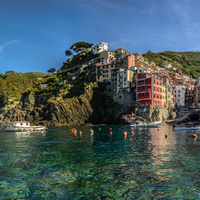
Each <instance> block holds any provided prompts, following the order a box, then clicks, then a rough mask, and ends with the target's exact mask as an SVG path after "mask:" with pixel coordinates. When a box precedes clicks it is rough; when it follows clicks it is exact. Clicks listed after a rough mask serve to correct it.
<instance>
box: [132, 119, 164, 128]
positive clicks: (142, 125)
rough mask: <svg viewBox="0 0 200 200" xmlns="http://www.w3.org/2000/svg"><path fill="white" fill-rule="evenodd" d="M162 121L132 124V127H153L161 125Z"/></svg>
mask: <svg viewBox="0 0 200 200" xmlns="http://www.w3.org/2000/svg"><path fill="white" fill-rule="evenodd" d="M161 124H162V122H161V121H158V122H153V123H149V124H130V127H131V128H148V127H149V128H151V127H157V126H159V125H161Z"/></svg>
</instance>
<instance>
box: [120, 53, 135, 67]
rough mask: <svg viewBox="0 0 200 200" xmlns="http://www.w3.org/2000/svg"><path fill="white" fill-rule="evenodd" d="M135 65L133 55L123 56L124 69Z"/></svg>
mask: <svg viewBox="0 0 200 200" xmlns="http://www.w3.org/2000/svg"><path fill="white" fill-rule="evenodd" d="M134 66H135V55H133V54H132V55H128V56H126V57H124V58H123V68H124V69H125V70H127V69H130V68H131V67H134Z"/></svg>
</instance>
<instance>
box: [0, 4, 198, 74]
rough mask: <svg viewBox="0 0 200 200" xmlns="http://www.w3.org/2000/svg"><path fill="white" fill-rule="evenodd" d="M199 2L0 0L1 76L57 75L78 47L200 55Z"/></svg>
mask: <svg viewBox="0 0 200 200" xmlns="http://www.w3.org/2000/svg"><path fill="white" fill-rule="evenodd" d="M199 10H200V1H199V0H0V73H2V74H4V73H6V71H15V72H23V73H25V72H45V73H46V72H47V71H48V70H49V69H50V68H56V70H59V69H60V68H61V67H62V64H63V62H64V61H66V60H67V57H66V56H65V51H66V50H67V49H69V48H70V46H71V45H72V44H74V43H76V42H79V41H84V42H88V43H93V44H94V45H96V44H98V43H101V42H107V43H108V47H109V50H115V49H117V48H123V49H126V50H128V51H130V52H131V53H141V54H143V53H146V52H147V51H148V50H150V51H151V52H162V51H167V50H171V51H200V15H199Z"/></svg>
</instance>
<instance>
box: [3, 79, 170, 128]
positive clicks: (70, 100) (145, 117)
mask: <svg viewBox="0 0 200 200" xmlns="http://www.w3.org/2000/svg"><path fill="white" fill-rule="evenodd" d="M77 90H78V88H74V91H73V92H72V91H71V93H73V95H72V94H71V95H70V94H69V92H68V91H60V92H59V95H58V94H53V93H49V94H48V93H41V94H36V93H34V92H31V93H30V94H28V95H27V94H26V95H25V94H24V95H23V96H22V98H21V101H20V103H19V104H18V105H16V106H14V107H13V108H4V109H3V110H2V112H1V114H0V122H1V123H5V122H6V123H12V122H13V121H16V120H18V118H19V120H20V121H30V122H31V124H35V125H39V124H43V125H46V126H64V125H67V126H69V125H83V124H124V123H126V124H127V123H129V122H139V121H158V120H167V119H170V118H173V114H170V113H171V112H169V111H168V110H166V109H165V108H162V107H155V106H154V107H153V106H140V105H139V104H138V103H137V102H135V103H132V104H129V105H123V106H122V105H119V104H117V103H115V102H113V100H112V99H111V98H109V97H107V96H105V95H102V94H103V93H102V91H101V90H100V89H99V87H98V85H97V84H95V83H91V84H89V85H88V86H87V87H86V88H85V90H84V92H83V93H82V94H79V92H76V91H77ZM76 93H77V94H79V95H77V94H76ZM131 112H134V113H135V116H137V117H135V116H134V117H130V116H129V115H128V114H130V113H131Z"/></svg>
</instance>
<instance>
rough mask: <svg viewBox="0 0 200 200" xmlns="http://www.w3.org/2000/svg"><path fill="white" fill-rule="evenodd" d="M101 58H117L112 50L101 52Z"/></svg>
mask: <svg viewBox="0 0 200 200" xmlns="http://www.w3.org/2000/svg"><path fill="white" fill-rule="evenodd" d="M100 58H101V59H108V58H115V53H114V52H112V51H103V52H101V53H100Z"/></svg>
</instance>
